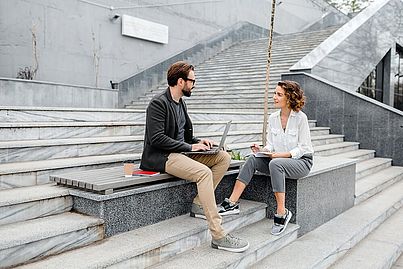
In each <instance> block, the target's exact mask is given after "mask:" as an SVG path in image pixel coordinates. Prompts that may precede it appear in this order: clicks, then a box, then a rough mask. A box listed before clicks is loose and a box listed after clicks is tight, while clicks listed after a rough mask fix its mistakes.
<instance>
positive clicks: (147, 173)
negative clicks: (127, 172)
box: [132, 169, 160, 177]
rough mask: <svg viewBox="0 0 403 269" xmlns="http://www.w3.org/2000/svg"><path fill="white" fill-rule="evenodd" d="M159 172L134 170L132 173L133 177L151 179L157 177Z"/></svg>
mask: <svg viewBox="0 0 403 269" xmlns="http://www.w3.org/2000/svg"><path fill="white" fill-rule="evenodd" d="M159 174H160V172H154V171H146V170H141V169H139V170H136V171H134V172H133V174H132V175H133V176H145V177H152V176H156V175H159Z"/></svg>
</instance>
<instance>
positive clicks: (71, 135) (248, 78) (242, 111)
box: [0, 28, 403, 268]
mask: <svg viewBox="0 0 403 269" xmlns="http://www.w3.org/2000/svg"><path fill="white" fill-rule="evenodd" d="M334 30H335V29H334V28H333V29H329V30H325V31H319V32H314V33H300V34H293V35H287V36H278V37H276V39H275V40H274V43H273V46H274V50H273V59H272V62H273V64H272V66H271V82H270V89H274V86H275V84H276V81H278V80H280V78H281V77H280V75H281V73H284V72H286V71H288V68H290V67H291V66H292V65H293V64H294V63H296V62H297V61H298V60H299V59H300V58H302V57H303V56H304V55H306V54H307V53H308V52H309V51H311V50H312V49H313V48H314V47H315V46H317V45H318V44H319V43H320V42H321V41H323V40H324V39H325V38H326V37H327V36H329V35H330V34H331V33H332V32H333V31H334ZM266 46H267V40H265V39H262V40H255V41H250V42H243V43H240V44H239V45H236V46H233V47H231V48H230V49H228V50H226V51H224V52H223V53H221V54H219V55H217V56H216V57H214V58H212V59H210V60H208V61H206V62H205V63H203V64H201V65H199V66H196V79H197V83H196V88H195V90H194V93H193V94H192V97H191V98H189V99H188V100H187V101H186V102H187V105H188V109H189V112H190V114H191V118H192V119H193V121H194V124H195V132H196V135H198V136H200V137H211V138H213V139H216V140H218V137H219V136H220V134H221V132H222V130H223V127H224V123H225V121H227V120H233V125H232V127H231V131H230V134H229V136H228V140H227V144H228V145H227V146H228V148H229V149H232V150H236V151H240V152H241V154H247V153H249V146H250V144H251V143H256V142H260V141H261V137H260V133H261V122H262V119H263V114H262V112H263V102H262V101H263V94H264V84H265V82H264V80H265V62H266ZM164 85H165V83H164ZM164 85H161V86H160V87H157V88H155V89H151V90H150V92H148V93H147V94H146V95H145V96H144V97H141V98H139V99H138V100H135V101H133V102H132V104H131V105H129V106H128V107H127V109H70V108H58V109H56V108H24V107H7V108H1V109H0V134H1V136H2V137H4V139H2V141H1V142H0V189H1V191H0V225H1V226H0V236H1V235H2V232H3V231H4V233H3V234H4V235H5V236H6V235H8V236H9V237H7V236H6V237H5V238H10V235H11V239H9V240H5V241H4V242H5V243H4V244H3V243H2V244H1V246H2V247H1V248H0V268H2V267H7V266H12V265H16V264H19V263H22V262H26V261H29V262H31V261H33V260H35V259H40V258H42V257H45V256H48V255H51V254H56V253H60V252H62V251H65V250H68V249H71V248H77V247H81V248H79V249H75V250H70V251H67V252H65V253H62V254H59V255H56V256H52V257H49V258H47V259H44V260H42V261H38V262H33V263H31V264H28V265H25V266H23V268H60V266H61V265H63V266H62V267H63V268H100V267H102V268H105V267H110V268H133V267H137V268H142V267H147V266H154V267H157V268H158V267H159V268H189V267H194V268H227V267H231V268H235V267H237V268H245V267H251V266H252V267H253V266H255V267H256V268H268V267H273V268H277V265H278V266H279V267H281V266H280V265H282V264H284V267H287V268H314V267H328V266H330V265H331V264H332V263H334V262H336V261H337V262H338V263H336V264H335V265H334V266H342V264H343V263H344V262H343V260H342V259H341V258H342V257H343V255H344V254H345V253H346V252H347V250H348V249H350V248H352V250H351V251H349V252H347V255H344V258H346V259H347V257H350V256H352V257H358V256H357V255H359V254H360V253H362V251H361V252H360V251H359V250H356V251H353V250H354V248H353V247H354V246H357V247H359V244H357V243H358V242H360V241H361V243H363V244H364V243H365V240H367V239H368V238H370V236H372V235H373V234H375V232H376V231H377V230H376V228H377V227H379V228H382V227H383V226H384V225H382V226H380V224H382V223H383V222H384V221H385V220H387V221H385V225H397V223H396V220H395V219H398V220H399V218H398V216H399V215H397V214H399V212H400V211H401V210H400V211H399V208H400V207H401V203H402V201H403V192H402V189H403V185H402V181H401V179H402V178H403V168H402V167H395V166H391V163H392V160H390V159H385V158H375V152H374V151H372V150H364V149H359V143H357V142H345V141H344V139H343V136H342V135H337V134H331V133H330V129H329V128H327V127H318V126H316V122H315V121H314V120H311V121H310V128H311V135H312V141H313V144H314V148H315V152H316V153H315V154H317V155H318V156H319V155H320V156H334V157H340V158H354V159H357V160H358V163H357V171H356V176H357V184H356V204H357V205H356V206H355V207H353V208H352V209H350V210H348V211H346V212H345V213H343V214H341V215H339V216H338V217H337V218H335V219H333V220H331V221H329V222H328V223H326V224H324V225H322V226H321V227H319V228H317V229H316V230H314V231H312V232H310V233H307V234H306V235H304V236H303V237H301V238H299V239H297V233H298V226H297V225H291V226H290V227H289V228H288V229H287V232H286V234H284V235H283V236H281V237H274V236H271V235H270V234H269V231H270V227H271V224H272V221H271V220H269V219H265V217H264V216H265V211H266V205H264V204H260V203H256V202H251V201H246V200H245V201H242V202H241V205H242V214H241V215H240V216H231V217H226V218H225V219H224V222H225V224H224V226H225V228H226V229H227V230H230V231H232V230H235V234H237V235H240V236H242V237H244V238H246V239H248V240H249V241H250V243H251V249H250V250H248V251H247V252H245V253H243V254H234V253H227V252H221V251H216V250H212V249H211V248H210V247H209V235H208V231H207V227H206V223H205V221H203V220H198V219H192V218H189V217H188V216H180V217H177V218H173V219H169V220H166V221H163V222H160V223H157V224H154V225H150V226H146V227H143V228H139V229H137V230H134V231H130V232H127V233H122V234H119V235H116V236H113V237H110V238H108V239H106V240H102V241H101V242H100V243H98V244H92V245H89V246H86V247H82V246H83V245H87V244H90V243H91V242H94V241H96V240H99V239H102V238H103V233H102V220H99V219H95V218H91V217H87V216H82V215H78V214H75V213H70V212H69V211H70V209H71V205H72V200H71V197H70V196H69V195H68V190H66V189H64V188H61V187H57V186H52V185H49V184H46V183H47V182H48V176H49V174H51V173H56V172H57V173H61V172H70V171H75V170H82V169H93V168H101V167H110V166H116V165H120V163H121V162H122V161H123V160H125V159H134V160H136V161H139V159H140V153H141V149H142V140H143V132H144V117H145V113H144V111H145V107H146V105H147V104H148V102H149V100H150V98H151V97H152V96H153V95H154V94H156V93H158V92H160V91H163V90H164V89H165V87H166V86H164ZM270 92H271V93H272V92H273V91H272V90H271V91H270ZM270 104H271V101H270ZM308 105H309V103H308ZM270 111H271V112H272V111H273V110H270ZM38 184H45V185H41V186H36V185H38ZM16 193H18V195H17V196H18V197H19V198H21V200H18V199H15V197H16ZM24 193H26V196H24ZM45 204H46V205H49V206H43V205H45ZM39 208H40V209H39ZM42 208H43V209H42ZM374 208H376V210H374ZM31 209H32V210H31ZM269 210H272V209H269ZM20 212H21V213H20ZM395 212H396V215H393V213H395ZM400 215H401V214H400ZM66 219H67V220H66ZM74 220H77V223H68V224H67V222H65V221H71V222H74ZM398 220H397V222H398ZM400 220H401V218H400ZM41 221H43V222H41ZM389 222H392V223H391V224H388V223H389ZM29 225H32V226H29ZM41 225H46V227H48V228H47V229H46V231H45V229H36V228H31V227H39V226H41ZM24 226H25V227H24ZM57 226H61V227H60V228H61V230H60V231H53V230H52V229H53V228H56V227H57ZM26 227H28V228H26ZM67 227H68V228H69V230H68V231H66V230H63V228H67ZM386 227H388V226H386ZM3 229H4V230H3ZM21 229H24V230H30V232H27V235H26V236H27V237H30V238H29V239H25V238H24V237H23V236H24V235H23V234H22V233H20V232H19V231H21ZM82 230H86V231H91V232H88V233H89V234H90V235H83V237H85V238H87V239H82V240H81V239H80V238H81V237H79V236H74V235H75V234H81V231H82ZM32 231H34V232H32ZM156 231H158V232H156ZM380 233H382V232H380ZM32 234H34V235H32ZM48 234H51V235H50V236H48ZM333 234H334V235H335V236H334V238H333V237H332V236H331V235H333ZM17 235H18V236H21V238H20V237H17ZM367 235H368V237H366V236H367ZM53 237H54V238H57V240H55V241H54V242H58V243H55V245H54V246H52V245H51V244H50V247H49V248H48V249H43V250H39V249H40V248H39V247H38V246H42V245H46V246H47V245H48V244H45V243H44V242H45V241H43V240H45V239H44V238H46V239H49V240H53V239H52V238H53ZM0 238H3V237H0ZM59 238H63V239H62V240H60V241H59ZM363 238H365V239H363ZM69 239H70V240H73V241H69ZM362 239H363V240H362ZM29 240H31V241H29ZM74 240H79V243H77V242H76V241H74ZM369 240H376V237H375V239H369ZM2 242H3V241H2ZM33 242H39V243H37V244H36V245H35V244H34V243H33ZM400 242H402V241H400ZM81 243H82V244H81ZM361 243H360V244H361ZM393 243H394V242H393ZM56 245H57V246H59V245H62V246H63V247H56ZM30 246H32V247H33V249H35V250H36V249H38V252H33V253H34V255H32V256H29V255H26V254H24V253H25V252H19V253H18V252H17V253H18V255H17V256H15V257H14V256H11V255H10V254H9V253H11V252H13V253H14V250H15V249H21V251H27V250H29V249H30ZM65 246H66V247H65ZM314 246H316V247H314ZM364 248H365V247H364ZM280 249H281V250H280ZM401 250H402V247H400V248H399V250H396V251H395V252H394V254H393V257H392V256H387V258H386V259H385V260H388V261H389V263H390V262H391V261H393V260H395V259H397V257H398V255H397V254H399V255H400V253H401ZM298 251H305V252H302V253H307V254H306V255H307V256H302V258H301V259H299V258H298V256H297V253H299V252H298ZM399 252H400V253H399ZM357 253H358V254H357ZM9 256H10V258H8V257H9ZM18 257H23V259H19V258H18ZM206 257H208V258H206ZM306 257H314V258H312V259H307V258H306ZM385 257H386V254H385ZM6 258H7V259H8V260H7V262H5V261H6ZM3 259H4V260H3ZM282 259H285V262H284V260H282ZM353 259H355V258H353ZM287 260H293V262H295V263H293V265H289V264H287ZM355 260H356V259H355ZM303 262H306V263H303ZM392 263H393V262H392ZM338 264H339V265H338ZM362 268H367V267H362Z"/></svg>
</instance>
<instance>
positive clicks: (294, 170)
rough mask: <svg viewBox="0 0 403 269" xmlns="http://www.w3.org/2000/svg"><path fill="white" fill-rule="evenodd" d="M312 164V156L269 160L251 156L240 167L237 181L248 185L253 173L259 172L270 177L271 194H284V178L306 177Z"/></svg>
mask: <svg viewBox="0 0 403 269" xmlns="http://www.w3.org/2000/svg"><path fill="white" fill-rule="evenodd" d="M312 164H313V161H312V156H308V157H306V156H302V157H301V158H300V159H293V158H275V159H270V158H257V157H255V156H254V155H251V156H250V157H249V158H248V159H247V160H246V162H245V164H244V165H243V166H242V168H241V171H240V172H239V175H238V180H240V181H241V182H243V183H244V184H245V185H248V184H249V182H250V181H251V179H252V177H253V174H254V173H255V171H259V172H261V173H264V174H268V175H270V177H271V185H272V187H273V192H285V178H292V179H298V178H301V177H304V176H306V175H308V174H309V171H311V168H312Z"/></svg>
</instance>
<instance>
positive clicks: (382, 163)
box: [356, 158, 392, 180]
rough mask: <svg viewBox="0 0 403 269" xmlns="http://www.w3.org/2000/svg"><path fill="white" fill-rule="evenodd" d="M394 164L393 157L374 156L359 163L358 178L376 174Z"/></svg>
mask: <svg viewBox="0 0 403 269" xmlns="http://www.w3.org/2000/svg"><path fill="white" fill-rule="evenodd" d="M391 165H392V159H388V158H373V159H369V160H366V161H362V162H359V163H357V169H356V174H357V177H356V179H357V180H359V179H361V178H363V177H365V176H368V175H371V174H374V173H376V172H378V171H380V170H382V169H385V168H388V167H390V166H391Z"/></svg>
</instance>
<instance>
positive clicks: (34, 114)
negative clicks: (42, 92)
mask: <svg viewBox="0 0 403 269" xmlns="http://www.w3.org/2000/svg"><path fill="white" fill-rule="evenodd" d="M144 120H145V111H142V110H133V109H106V108H103V109H96V108H69V107H68V108H65V107H27V106H14V107H11V106H0V122H3V123H4V122H21V121H28V122H31V121H41V122H43V121H92V122H94V121H144Z"/></svg>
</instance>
